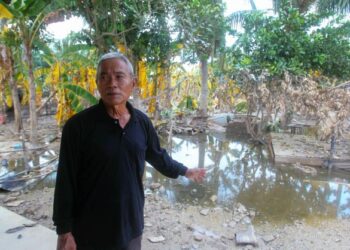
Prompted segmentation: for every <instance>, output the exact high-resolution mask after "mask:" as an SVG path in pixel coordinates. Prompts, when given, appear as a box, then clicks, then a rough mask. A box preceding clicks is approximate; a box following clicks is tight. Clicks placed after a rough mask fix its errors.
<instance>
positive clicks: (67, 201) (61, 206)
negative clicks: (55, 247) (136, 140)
mask: <svg viewBox="0 0 350 250" xmlns="http://www.w3.org/2000/svg"><path fill="white" fill-rule="evenodd" d="M78 135H79V133H78V129H77V126H74V124H73V123H72V122H71V121H68V122H67V123H66V124H65V126H64V127H63V131H62V138H61V146H60V155H59V162H58V168H57V177H56V187H55V194H54V204H53V221H54V224H55V225H56V232H57V234H64V233H68V232H71V231H72V222H73V211H74V204H75V197H76V190H77V185H76V176H77V169H78V166H79V136H78Z"/></svg>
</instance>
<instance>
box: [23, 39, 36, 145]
mask: <svg viewBox="0 0 350 250" xmlns="http://www.w3.org/2000/svg"><path fill="white" fill-rule="evenodd" d="M24 50H25V59H26V63H27V66H28V76H29V78H28V80H29V114H30V142H31V143H33V144H35V143H36V142H37V138H38V117H37V113H36V93H35V81H34V75H33V63H32V50H31V48H30V45H29V39H24Z"/></svg>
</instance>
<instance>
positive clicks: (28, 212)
mask: <svg viewBox="0 0 350 250" xmlns="http://www.w3.org/2000/svg"><path fill="white" fill-rule="evenodd" d="M21 214H22V215H24V216H34V215H35V212H34V209H33V208H30V207H27V208H26V209H24V211H23V212H22V213H21Z"/></svg>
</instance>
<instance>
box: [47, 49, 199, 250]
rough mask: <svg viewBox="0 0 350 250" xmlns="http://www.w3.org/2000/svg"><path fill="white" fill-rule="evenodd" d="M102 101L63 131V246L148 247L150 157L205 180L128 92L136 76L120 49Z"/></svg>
mask: <svg viewBox="0 0 350 250" xmlns="http://www.w3.org/2000/svg"><path fill="white" fill-rule="evenodd" d="M96 82H97V87H98V91H99V93H100V96H101V100H100V102H99V103H98V104H97V105H95V106H92V107H90V108H88V109H86V110H84V111H82V112H80V113H78V114H76V115H74V116H73V117H72V118H71V119H69V120H68V121H67V123H66V124H65V126H64V128H63V132H62V141H61V149H60V158H59V165H58V171H57V181H56V189H55V197H54V214H53V220H54V223H55V225H56V228H57V233H58V235H59V236H58V242H57V249H59V250H63V249H64V250H73V249H78V250H88V249H90V250H92V249H96V250H107V249H108V250H112V249H113V250H115V249H141V237H142V231H143V207H144V191H143V183H142V176H143V172H144V167H145V161H147V162H149V163H150V164H151V165H152V166H153V167H155V168H156V169H157V170H158V171H160V172H161V173H162V174H164V175H165V176H167V177H170V178H177V177H178V176H179V175H183V176H186V177H187V178H189V179H192V180H194V181H197V182H199V181H202V180H203V178H204V176H205V170H204V169H201V168H195V169H188V168H186V167H185V166H183V165H182V164H181V163H179V162H177V161H175V160H173V159H171V157H170V156H169V155H168V154H167V152H166V151H165V150H164V149H162V148H161V147H160V145H159V140H158V136H157V134H156V131H155V129H154V127H153V125H152V123H151V121H150V120H149V118H148V117H147V116H146V115H145V114H144V113H142V112H141V111H139V110H137V109H135V108H133V106H132V105H131V104H130V103H129V102H128V98H129V96H130V95H131V93H132V90H133V88H134V86H135V83H136V79H135V77H134V73H133V67H132V65H131V63H130V61H129V60H128V59H127V58H126V57H125V56H124V55H122V54H120V53H108V54H105V55H103V56H102V57H101V59H100V61H99V63H98V67H97V76H96Z"/></svg>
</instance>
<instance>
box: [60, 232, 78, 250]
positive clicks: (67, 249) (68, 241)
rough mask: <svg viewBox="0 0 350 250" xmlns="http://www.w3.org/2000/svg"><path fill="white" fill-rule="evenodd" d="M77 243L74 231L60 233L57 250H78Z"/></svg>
mask: <svg viewBox="0 0 350 250" xmlns="http://www.w3.org/2000/svg"><path fill="white" fill-rule="evenodd" d="M76 249H77V245H76V244H75V240H74V237H73V235H72V233H66V234H60V235H58V239H57V250H76Z"/></svg>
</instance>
